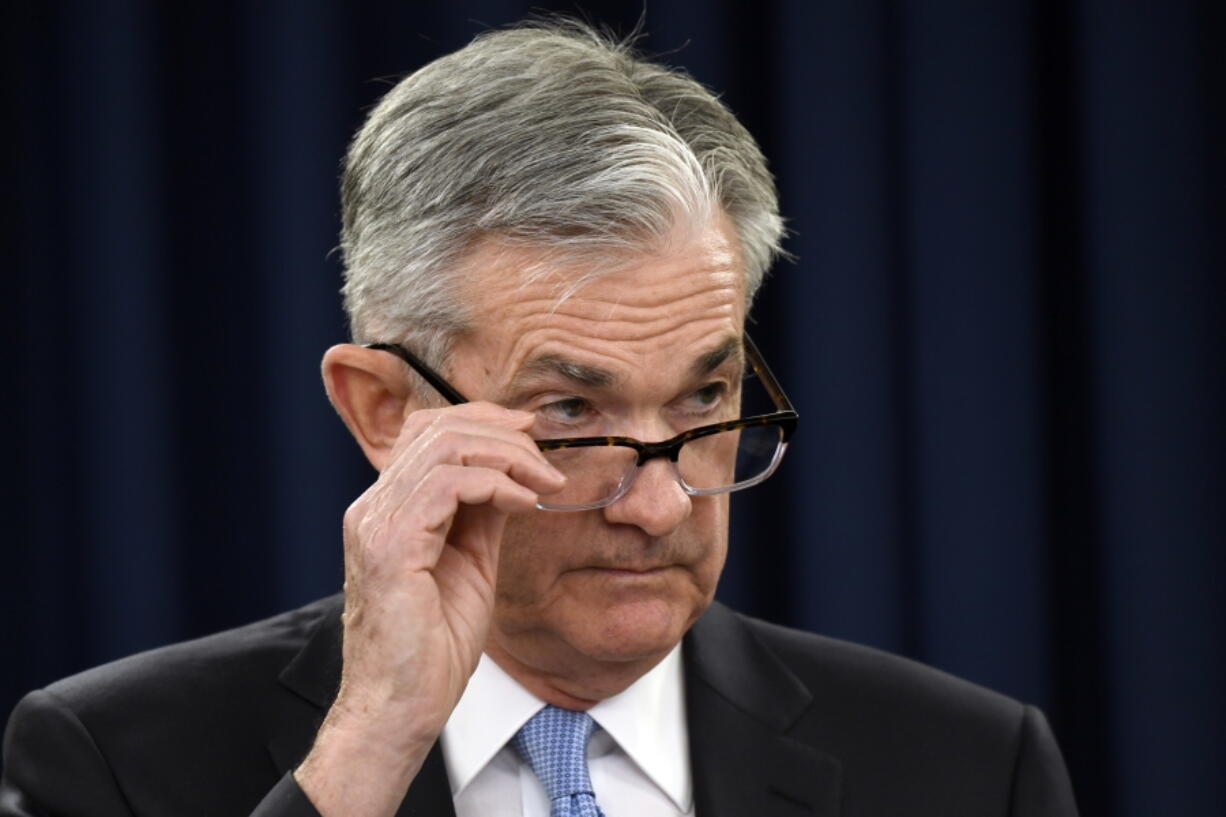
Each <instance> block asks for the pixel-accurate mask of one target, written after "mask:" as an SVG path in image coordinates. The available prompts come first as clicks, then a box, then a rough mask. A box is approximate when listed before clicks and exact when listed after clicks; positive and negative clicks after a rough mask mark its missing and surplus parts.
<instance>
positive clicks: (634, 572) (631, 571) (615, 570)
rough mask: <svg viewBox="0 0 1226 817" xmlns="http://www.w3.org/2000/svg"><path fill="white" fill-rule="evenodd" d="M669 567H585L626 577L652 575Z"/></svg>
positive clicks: (669, 566) (609, 574) (610, 574)
mask: <svg viewBox="0 0 1226 817" xmlns="http://www.w3.org/2000/svg"><path fill="white" fill-rule="evenodd" d="M671 567H672V565H643V566H638V565H617V566H609V567H603V566H594V567H589V568H587V569H588V570H592V571H595V572H597V573H602V574H604V575H608V576H624V577H627V578H632V577H635V576H654V575H656V574H658V573H663V572H664V571H666V570H668V569H669V568H671Z"/></svg>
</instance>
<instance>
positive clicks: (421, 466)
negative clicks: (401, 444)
mask: <svg viewBox="0 0 1226 817" xmlns="http://www.w3.org/2000/svg"><path fill="white" fill-rule="evenodd" d="M415 460H416V463H415V464H416V467H413V466H412V465H411V464H410V463H412V462H413V460H410V459H409V458H408V457H407V456H406V462H405V465H404V471H405V474H406V475H409V474H413V473H414V472H416V473H421V472H423V471H424V470H427V469H428V468H430V467H433V466H434V465H443V464H446V465H466V466H474V467H480V468H493V469H495V470H498V471H502V472H503V473H504V474H507V475H508V476H510V477H511V479H513V480H515V481H516V482H518V483H520V484H521V485H523V486H525V487H527V488H530V489H531V490H533V491H536V492H537V493H553V492H555V491H557V490H559V489H561V487H562V486H563V485H564V484H565V482H566V477H565V476H563V474H562V472H560V471H559V470H558V469H557V468H555V467H554V466H553V465H552V464H551V463H550V462H549V461H548V460H546V459H545V458H544V457H543V456H542V455H541V453H540V450H539V449H537V448H536V446H532V450H528V449H526V448H525V447H524V446H523V445H522V444H521V443H520V442H519V441H517V440H513V441H508V440H506V439H503V438H500V437H497V436H488V435H486V434H485V433H484V427H479V426H478V427H472V428H466V427H464V426H461V427H458V428H457V427H450V426H449V427H447V428H443V429H440V430H438V431H436V432H435V433H434V434H432V435H430V436H429V437H428V438H426V439H424V440H423V441H422V447H421V450H420V452H419V454H418V456H417V457H416V458H415ZM396 478H397V479H404V478H405V477H403V476H397V477H396ZM409 478H410V479H411V478H412V477H411V476H410V477H409Z"/></svg>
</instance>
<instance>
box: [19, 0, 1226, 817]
mask: <svg viewBox="0 0 1226 817" xmlns="http://www.w3.org/2000/svg"><path fill="white" fill-rule="evenodd" d="M530 6H531V7H535V8H538V9H539V8H548V9H554V10H562V11H571V12H573V11H574V10H575V6H573V5H571V4H569V3H540V2H534V3H531V4H529V3H528V2H511V1H510V0H505V1H504V2H496V0H488V2H468V3H447V4H442V3H440V4H438V5H432V6H423V5H422V4H412V3H390V2H386V3H366V4H341V3H297V2H288V1H287V0H281V2H265V3H253V4H243V3H236V2H229V3H226V2H222V3H211V4H169V3H152V2H145V3H142V2H136V0H129V1H128V2H123V0H111V1H109V2H94V3H61V4H50V3H29V4H25V5H22V4H17V5H15V6H14V5H10V6H9V7H8V10H7V11H6V12H5V13H6V15H8V19H7V21H6V24H5V25H4V28H5V33H4V35H3V36H4V55H3V59H4V60H5V83H4V86H5V87H4V89H3V93H4V94H5V103H6V104H5V106H4V107H5V113H6V117H5V118H6V122H7V127H6V128H5V129H4V130H5V133H4V138H5V148H6V150H5V154H6V159H8V161H9V164H10V165H11V172H10V173H8V174H6V182H7V183H6V185H5V187H6V191H7V192H8V193H9V200H10V204H11V205H15V206H13V208H12V209H11V210H10V216H9V217H8V219H7V227H8V228H10V231H11V235H12V238H11V240H10V241H9V242H8V243H7V246H8V249H9V253H8V258H9V260H8V262H7V264H6V268H7V271H6V276H5V278H6V279H7V280H6V283H7V284H9V286H8V287H7V288H6V294H7V297H6V298H5V306H6V308H8V309H11V310H12V311H11V314H10V316H9V319H8V320H7V321H5V322H4V326H5V330H6V332H7V335H6V341H7V343H6V344H5V345H6V349H7V351H8V353H9V362H8V364H7V365H6V366H5V368H4V374H5V389H4V395H5V397H4V400H3V401H0V402H3V404H4V408H3V410H4V420H5V428H6V429H8V430H9V436H10V438H11V439H13V440H14V441H15V444H14V445H13V446H12V447H11V448H9V449H8V450H9V452H10V453H9V455H8V456H7V457H6V465H7V471H8V473H9V477H10V479H9V480H8V481H7V482H8V484H9V488H8V490H7V491H6V492H5V504H6V510H5V515H4V518H5V522H6V524H5V527H4V540H3V548H4V562H3V564H4V570H3V573H2V574H0V575H2V577H3V578H0V605H3V615H4V622H5V623H4V626H3V631H2V637H3V639H4V641H3V646H2V649H3V655H2V657H0V668H2V669H0V708H2V709H3V710H4V711H7V710H8V709H9V708H10V707H11V705H12V704H13V703H14V702H15V701H16V698H17V697H18V696H19V695H20V694H21V693H22V692H24V691H26V690H27V689H29V688H32V687H34V686H37V685H41V684H45V683H47V682H49V681H51V680H53V679H55V678H56V677H59V676H62V675H64V674H67V673H70V672H74V671H76V670H80V669H83V668H85V667H87V666H89V665H91V664H94V663H97V662H101V661H105V660H108V659H112V658H115V657H118V656H121V655H124V654H126V653H130V652H133V651H136V650H140V649H144V648H147V647H152V646H155V645H158V644H163V643H166V642H170V641H173V640H177V639H182V638H186V637H189V636H195V635H199V634H203V633H206V632H209V631H212V630H216V629H219V628H222V627H226V626H230V625H235V624H238V623H240V622H243V621H246V620H250V619H253V618H255V617H258V616H263V615H266V614H271V613H273V612H275V611H277V610H280V609H284V608H287V607H290V606H292V605H296V604H299V603H302V602H305V601H307V600H308V599H311V598H314V597H317V596H320V595H324V594H328V593H332V592H335V591H336V590H337V589H338V587H339V583H340V541H339V529H340V518H341V514H342V513H343V510H344V508H345V507H346V505H347V504H348V503H349V502H350V501H351V500H352V499H353V498H354V497H355V496H356V495H357V494H358V493H360V492H361V491H362V490H363V488H364V487H365V486H366V485H367V484H368V483H369V481H370V479H371V472H370V470H369V468H368V466H366V465H365V463H364V462H363V461H362V460H361V458H360V456H359V454H358V452H357V449H356V447H355V446H354V445H353V444H352V443H351V442H350V441H349V439H348V438H347V436H346V433H345V431H344V429H343V427H342V425H341V424H340V422H339V421H338V420H337V419H336V418H335V417H334V416H333V415H332V412H331V410H330V408H329V407H328V405H327V402H326V400H325V398H324V396H323V392H322V389H321V387H320V384H319V377H318V369H317V367H318V360H319V357H320V354H321V352H322V351H323V349H324V348H326V347H327V346H328V345H329V344H331V343H333V342H336V341H338V340H341V339H343V337H344V324H343V318H342V315H341V312H340V309H339V298H338V296H337V293H336V290H337V288H338V286H339V268H338V263H337V258H336V255H335V253H332V252H331V250H332V248H333V247H334V245H335V243H336V233H337V221H338V217H337V210H338V206H337V196H336V190H335V188H336V176H337V167H338V160H339V157H340V156H341V154H342V152H343V150H344V147H345V143H346V140H347V138H348V136H349V134H351V133H352V131H353V130H354V129H355V128H356V127H357V125H358V124H359V122H360V121H361V118H362V116H363V112H364V111H365V110H366V109H367V108H368V107H369V106H370V105H371V104H372V103H373V101H374V100H375V99H376V98H377V97H378V96H379V95H380V94H381V93H382V92H383V91H384V90H385V89H386V88H387V87H388V81H390V80H389V78H395V77H398V76H400V75H402V74H403V73H405V72H406V71H408V70H411V69H413V68H415V67H416V66H419V65H421V64H424V63H425V62H427V61H429V60H430V59H432V58H434V57H436V56H438V55H440V54H443V53H445V52H447V51H450V50H453V49H455V48H457V47H459V46H460V45H462V44H463V43H465V42H466V41H467V40H468V39H469V38H470V37H471V36H472V35H473V34H474V33H475V32H477V31H479V30H482V29H483V28H485V27H488V26H498V25H501V24H504V23H506V22H509V21H512V20H515V19H518V18H520V17H521V16H522V15H523V14H525V13H526V12H527V11H528V10H529V8H530ZM584 9H585V10H586V11H587V13H588V14H589V15H590V17H591V18H593V19H595V20H600V21H603V22H606V23H609V24H611V25H613V26H616V27H619V28H620V29H622V30H628V29H629V28H631V27H632V26H633V24H634V22H635V21H636V20H637V19H638V17H639V15H640V13H641V12H642V6H641V4H640V3H639V2H589V3H586V4H585V5H584ZM1222 9H1223V6H1222V4H1221V3H1219V2H1208V0H1207V1H1206V2H1203V3H1199V4H1198V3H1196V2H1193V0H1167V1H1166V2H1162V3H1158V2H1152V3H1140V2H1122V3H1121V2H1115V1H1114V0H1075V2H1064V0H1036V1H1035V2H1022V0H997V1H996V2H991V3H983V2H979V1H978V0H961V2H959V1H958V0H913V1H910V0H909V1H908V2H903V1H902V0H847V1H846V2H833V0H831V1H826V0H816V1H812V2H801V0H793V1H792V2H788V1H787V0H774V1H773V2H762V0H757V2H748V1H747V0H738V2H726V3H723V4H714V3H710V2H705V1H704V0H691V1H690V2H674V3H664V2H659V3H651V4H648V8H647V10H646V28H647V30H648V31H649V32H650V35H649V36H648V37H647V38H646V40H645V41H644V46H645V47H646V48H647V49H648V50H650V51H653V52H656V53H663V54H666V55H667V56H665V57H664V58H665V59H666V60H667V61H670V62H672V63H674V64H679V65H684V66H686V67H687V68H688V69H689V70H690V71H691V72H692V73H693V74H695V75H696V76H697V77H698V78H699V79H701V80H703V81H704V82H706V83H708V84H709V85H710V86H712V87H714V88H716V89H718V90H719V91H720V92H722V94H723V96H724V99H725V100H726V101H727V102H728V103H729V105H731V107H732V108H733V109H734V110H735V111H736V112H737V113H738V114H739V115H740V116H741V117H742V119H743V121H745V123H746V124H747V125H748V126H749V128H750V130H751V131H753V132H754V133H755V134H756V135H757V136H758V137H759V139H760V140H761V142H762V144H763V146H764V149H765V151H766V153H767V155H768V156H769V157H770V158H771V160H772V162H773V166H774V169H775V171H776V173H777V175H778V178H779V183H780V188H781V193H782V197H783V206H784V210H785V212H786V214H787V215H788V216H789V217H790V226H791V229H792V236H791V238H790V240H789V248H790V249H791V250H792V252H794V253H795V254H796V256H797V259H798V260H797V261H796V262H795V263H785V264H782V265H780V266H779V267H778V268H777V270H776V271H775V273H774V276H773V279H772V280H771V282H770V283H769V284H768V286H767V288H766V290H765V291H764V294H763V296H762V300H761V302H760V306H759V308H758V310H757V313H756V322H755V325H754V327H753V332H754V335H755V337H756V338H757V339H758V340H759V343H760V345H761V346H763V348H764V351H765V353H766V355H767V357H768V359H769V360H771V361H772V362H773V364H774V366H775V368H776V370H777V372H778V374H779V375H780V377H781V379H782V381H783V383H784V384H785V386H786V387H787V389H788V390H789V392H790V394H791V396H792V397H793V399H794V401H795V403H796V404H797V406H798V407H799V409H800V411H801V413H802V425H801V430H800V432H799V435H798V437H797V440H796V444H795V446H794V448H793V450H792V451H791V452H790V453H789V455H788V461H787V462H786V463H785V464H784V467H783V469H782V471H781V473H780V474H779V476H778V477H776V478H775V479H774V480H773V481H772V482H771V483H769V484H768V485H767V486H766V487H763V488H761V489H758V490H756V491H753V492H749V493H748V494H743V495H741V497H740V498H738V500H737V503H736V506H737V517H736V520H735V530H734V544H733V553H732V556H731V559H730V564H729V568H728V572H727V574H726V576H725V581H724V584H723V587H722V589H721V594H722V595H723V597H724V598H725V599H726V600H728V601H730V602H732V603H734V604H735V605H737V606H739V607H741V608H742V609H745V610H747V611H749V612H752V613H755V614H758V615H761V616H765V617H767V618H771V619H774V620H777V621H781V622H784V623H789V624H793V625H798V626H803V627H807V628H811V629H814V630H819V631H823V632H827V633H831V634H833V635H836V636H841V637H846V638H852V639H855V640H859V641H863V642H866V643H869V644H874V645H878V646H881V647H884V648H887V649H890V650H894V651H898V652H901V653H904V654H907V655H910V656H914V657H916V658H919V659H921V660H923V661H926V662H928V663H931V664H934V665H936V666H939V667H942V668H945V669H948V670H950V671H951V672H954V673H957V674H960V675H963V676H966V677H968V678H971V679H973V680H975V681H978V682H980V683H984V684H987V685H989V686H992V687H995V688H997V689H1000V690H1003V691H1005V692H1007V693H1010V694H1012V695H1016V696H1019V697H1021V698H1024V699H1027V700H1030V701H1033V702H1036V703H1038V704H1040V705H1042V706H1043V707H1044V708H1045V709H1046V710H1047V711H1048V713H1049V714H1050V716H1051V719H1052V722H1053V725H1054V728H1055V730H1056V732H1057V735H1058V737H1059V738H1060V740H1061V743H1062V745H1063V747H1064V749H1065V753H1066V755H1067V759H1068V762H1069V765H1070V768H1071V771H1072V774H1073V779H1074V785H1075V787H1076V789H1077V793H1078V797H1079V800H1080V802H1081V805H1082V809H1083V813H1085V814H1087V815H1107V814H1115V815H1125V816H1128V815H1136V817H1142V816H1144V817H1148V816H1149V815H1153V814H1195V815H1202V814H1203V815H1207V814H1211V813H1215V812H1217V811H1218V810H1219V809H1220V808H1221V803H1222V802H1223V801H1224V800H1226V784H1224V783H1223V780H1224V779H1226V777H1224V776H1223V775H1222V771H1221V770H1222V769H1223V768H1226V751H1224V750H1223V740H1222V735H1223V733H1224V732H1226V711H1224V710H1226V703H1224V702H1223V697H1224V696H1223V692H1224V691H1226V650H1224V648H1226V601H1224V597H1226V596H1224V593H1223V590H1224V588H1223V580H1224V578H1226V570H1224V568H1226V564H1224V562H1226V555H1224V554H1226V364H1224V362H1223V361H1224V360H1226V257H1224V255H1226V238H1224V237H1223V236H1224V233H1226V230H1224V228H1226V221H1224V219H1223V216H1224V215H1226V207H1224V206H1223V195H1224V194H1223V191H1224V190H1226V173H1224V170H1223V166H1224V165H1223V162H1224V151H1223V145H1224V144H1226V110H1224V106H1226V59H1224V57H1223V53H1224V49H1223V46H1222V44H1223V43H1224V42H1226V17H1224V14H1223V10H1222ZM0 717H2V716H0Z"/></svg>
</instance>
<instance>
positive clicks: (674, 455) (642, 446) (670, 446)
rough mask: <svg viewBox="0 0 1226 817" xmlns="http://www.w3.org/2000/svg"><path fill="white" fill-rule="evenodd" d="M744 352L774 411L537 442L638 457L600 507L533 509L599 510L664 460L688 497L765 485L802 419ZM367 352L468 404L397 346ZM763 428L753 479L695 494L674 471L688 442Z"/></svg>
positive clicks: (766, 371) (751, 348)
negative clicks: (766, 432) (664, 434)
mask: <svg viewBox="0 0 1226 817" xmlns="http://www.w3.org/2000/svg"><path fill="white" fill-rule="evenodd" d="M742 340H743V345H744V349H745V357H746V360H747V361H748V362H749V365H750V366H751V367H752V368H753V370H754V372H755V373H756V374H757V375H758V379H759V380H760V381H761V383H762V385H763V387H765V389H766V391H767V393H768V394H769V395H770V397H771V400H772V401H773V402H774V404H775V409H776V410H775V411H773V412H770V413H768V414H756V415H753V416H751V417H742V418H741V419H739V420H729V421H726V422H722V423H712V424H711V425H704V426H698V427H696V428H691V429H689V430H688V431H683V432H681V433H680V434H678V435H676V436H675V437H670V438H669V439H667V440H662V441H660V442H656V443H645V442H643V441H641V440H636V439H634V438H633V437H563V438H556V439H548V440H536V441H535V442H536V445H537V447H538V448H539V449H540V450H541V451H559V450H563V449H570V448H591V447H607V446H621V447H624V448H630V449H633V450H634V451H635V453H636V457H635V461H634V467H633V468H631V469H630V470H629V472H628V473H627V474H626V476H625V477H623V478H622V479H621V481H620V482H619V484H618V487H617V489H616V491H615V492H614V493H612V494H610V495H609V496H607V497H604V498H602V499H601V500H600V501H598V502H591V503H585V504H581V505H550V504H548V503H547V502H542V503H539V504H538V505H537V507H538V508H540V509H541V510H546V511H581V510H592V509H595V508H602V507H604V506H606V505H611V504H613V503H614V502H616V501H617V500H618V499H620V498H621V497H622V496H624V495H625V494H626V492H627V491H628V490H629V488H630V485H631V484H632V483H633V482H634V475H635V474H637V473H638V470H639V469H640V468H641V467H642V466H643V465H644V464H645V463H647V462H648V461H650V460H653V459H656V458H661V457H666V458H668V460H669V461H670V462H672V464H673V467H674V471H675V473H676V477H677V481H678V482H679V483H680V484H681V487H682V489H684V490H685V492H686V493H687V494H691V495H695V496H707V495H711V494H723V493H729V492H731V491H739V490H741V489H743V488H749V487H751V486H753V485H757V484H759V483H761V482H763V481H765V480H766V478H767V477H769V476H770V475H771V474H773V473H774V472H775V469H776V468H777V467H778V466H779V462H780V460H782V459H783V454H784V451H786V450H787V446H788V441H789V440H790V439H791V437H792V434H793V433H795V431H796V424H797V422H798V420H799V418H800V415H799V414H797V413H796V410H795V408H793V407H792V402H791V401H790V400H788V397H787V395H786V394H784V391H783V388H782V387H781V386H780V385H779V381H778V380H776V379H775V375H774V373H772V372H771V370H770V367H769V366H767V365H766V361H765V360H763V359H762V353H761V352H759V351H758V347H757V345H756V344H754V342H753V340H751V339H750V337H749V335H743V336H742ZM366 348H367V349H374V350H377V351H381V352H390V353H391V354H393V355H395V356H396V357H398V358H400V359H401V360H403V361H404V362H405V363H406V364H408V366H409V367H410V368H411V369H413V371H415V372H417V373H418V374H419V375H421V377H422V379H424V380H425V381H426V382H427V383H429V384H430V385H431V386H433V387H434V389H435V390H436V391H437V392H438V393H439V394H441V395H442V396H443V397H445V398H446V399H447V401H448V402H450V403H451V404H452V405H461V404H463V403H467V402H470V401H469V399H468V398H467V397H465V396H464V395H463V394H461V393H460V392H459V390H457V389H456V388H455V387H454V386H452V385H451V384H450V383H448V382H447V380H446V379H445V378H443V376H442V375H440V374H439V373H438V372H436V371H434V369H432V368H430V366H429V365H427V364H426V362H425V361H423V360H422V359H421V358H419V357H417V355H415V354H413V353H412V352H410V351H409V350H408V349H406V348H404V347H403V346H401V345H400V344H397V343H368V344H366ZM761 426H776V427H778V428H779V434H780V436H779V444H778V448H777V449H776V451H775V453H774V455H773V456H772V457H771V460H770V463H769V465H768V466H767V467H766V468H765V469H764V470H763V471H762V472H761V473H760V474H756V475H755V476H753V477H752V478H749V479H745V480H742V481H740V482H734V483H733V484H731V485H725V486H720V487H717V488H708V489H698V488H694V487H693V486H691V485H690V484H689V483H687V482H686V481H685V479H684V478H682V476H681V474H680V472H679V471H676V466H677V462H678V459H679V457H680V455H681V448H682V446H684V445H685V444H686V443H688V442H691V441H693V440H697V439H701V438H703V437H709V436H711V435H713V434H720V433H723V432H727V431H738V430H740V429H744V428H756V427H761Z"/></svg>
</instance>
